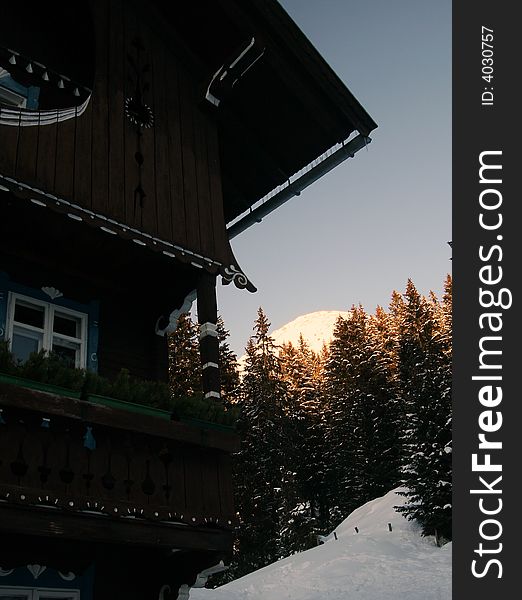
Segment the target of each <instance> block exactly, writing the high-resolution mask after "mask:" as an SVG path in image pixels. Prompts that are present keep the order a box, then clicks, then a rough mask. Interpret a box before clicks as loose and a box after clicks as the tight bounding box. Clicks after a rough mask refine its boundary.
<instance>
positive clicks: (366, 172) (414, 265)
mask: <svg viewBox="0 0 522 600" xmlns="http://www.w3.org/2000/svg"><path fill="white" fill-rule="evenodd" d="M281 3H282V5H283V6H284V8H285V9H286V11H287V12H288V13H289V14H290V16H291V17H292V18H293V19H294V21H295V22H296V23H297V25H298V26H299V27H300V28H301V29H302V30H303V31H304V33H305V34H306V35H307V36H308V38H309V39H310V41H311V42H312V43H313V44H314V45H315V47H316V48H317V49H318V50H319V52H320V53H321V54H322V55H323V57H324V58H325V59H326V61H327V62H328V63H329V64H330V66H331V67H332V68H333V69H334V71H335V72H336V73H337V75H338V76H339V77H340V78H341V79H342V80H343V81H344V83H345V84H346V85H347V87H348V89H349V90H350V91H351V92H352V93H353V94H354V95H355V97H356V98H357V99H358V100H359V101H360V102H361V104H362V105H363V106H364V108H365V109H366V110H367V111H368V112H369V114H370V115H371V116H372V118H373V119H374V120H375V121H376V122H377V124H378V128H377V129H376V130H375V131H374V132H373V133H372V134H371V138H372V143H371V144H370V145H369V147H368V148H367V149H363V150H361V151H360V152H358V153H357V154H356V155H355V158H354V159H351V160H347V161H345V162H344V163H343V164H341V165H340V166H338V167H337V168H336V169H334V170H333V171H331V172H330V173H328V174H327V175H326V176H325V177H323V178H322V179H320V180H319V181H317V182H316V183H314V184H312V185H311V186H310V187H309V188H308V189H306V190H305V191H304V192H303V193H302V194H301V195H300V196H299V197H296V198H293V199H292V200H290V201H289V202H287V203H286V204H285V205H284V206H283V207H281V208H279V209H278V210H277V211H275V212H273V213H272V214H270V215H269V216H268V217H266V218H265V219H263V221H262V223H260V224H256V225H254V226H252V227H251V228H250V229H248V230H247V231H245V232H244V233H242V234H240V235H239V236H238V237H236V238H235V239H234V240H233V241H232V246H233V248H234V252H235V255H236V257H237V259H238V261H239V264H240V265H241V267H242V269H243V270H244V271H245V273H246V274H247V275H248V276H249V278H250V279H251V280H252V282H253V283H254V285H256V287H257V288H258V292H257V293H256V294H250V293H249V292H246V291H244V290H243V291H240V290H238V289H237V288H235V287H234V286H221V285H220V286H219V287H218V298H219V309H220V313H221V315H222V316H223V318H224V320H225V325H226V327H227V328H228V329H229V330H230V331H231V337H230V340H229V341H230V343H231V346H232V348H233V350H234V351H235V352H237V353H238V355H239V356H240V355H242V354H243V352H244V347H245V344H246V342H247V340H248V338H249V336H250V335H251V333H252V325H253V321H254V319H255V317H256V312H257V309H258V307H259V306H262V307H263V309H264V310H265V312H266V313H267V315H268V318H269V319H270V321H271V323H272V328H273V329H276V328H278V327H280V326H282V325H284V324H285V323H287V322H288V321H291V320H292V319H294V318H296V317H297V316H299V315H302V314H304V313H308V312H313V311H317V310H348V309H349V308H350V307H351V306H352V304H358V303H361V304H362V305H363V306H364V307H365V309H366V310H367V312H373V311H374V310H375V308H376V306H377V305H381V306H384V307H387V306H388V304H389V301H390V297H391V293H392V291H393V290H394V289H396V290H398V291H400V292H403V291H404V289H405V285H406V281H407V279H408V278H411V279H412V280H413V281H414V283H415V285H416V286H417V288H418V289H419V291H420V292H421V293H423V294H427V293H428V292H429V291H430V290H433V291H434V292H435V293H436V294H437V295H440V294H441V291H442V286H443V281H444V279H445V277H446V274H447V273H448V272H450V271H451V261H450V257H451V248H450V247H449V246H448V244H447V242H448V241H449V240H451V1H450V0H438V1H437V2H434V1H433V0H393V1H391V2H390V1H389V0H364V1H363V2H355V1H353V0H324V1H321V2H318V1H313V0H282V2H281Z"/></svg>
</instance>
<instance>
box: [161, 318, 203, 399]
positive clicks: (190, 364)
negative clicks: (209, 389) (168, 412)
mask: <svg viewBox="0 0 522 600" xmlns="http://www.w3.org/2000/svg"><path fill="white" fill-rule="evenodd" d="M168 345H169V378H170V389H171V392H172V395H173V396H174V398H183V397H189V396H194V395H195V394H197V393H199V392H201V389H202V388H201V359H200V355H199V343H198V338H197V326H196V325H195V324H194V323H193V322H192V320H191V318H190V315H187V314H182V315H180V317H179V319H178V324H177V327H176V330H175V331H174V332H173V333H171V334H170V335H169V340H168Z"/></svg>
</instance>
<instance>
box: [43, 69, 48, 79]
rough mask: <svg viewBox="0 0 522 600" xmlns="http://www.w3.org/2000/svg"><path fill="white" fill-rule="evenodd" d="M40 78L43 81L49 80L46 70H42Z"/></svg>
mask: <svg viewBox="0 0 522 600" xmlns="http://www.w3.org/2000/svg"><path fill="white" fill-rule="evenodd" d="M42 79H43V80H44V81H49V74H48V73H47V71H44V72H43V74H42Z"/></svg>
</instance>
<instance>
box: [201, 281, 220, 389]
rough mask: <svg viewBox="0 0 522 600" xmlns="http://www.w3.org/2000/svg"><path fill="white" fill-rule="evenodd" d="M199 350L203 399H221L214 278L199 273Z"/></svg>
mask: <svg viewBox="0 0 522 600" xmlns="http://www.w3.org/2000/svg"><path fill="white" fill-rule="evenodd" d="M197 293H198V299H197V306H198V322H199V327H200V334H199V350H200V356H201V366H202V369H203V394H204V396H205V398H216V399H219V398H221V385H220V377H219V339H218V333H217V325H216V324H217V299H216V277H215V275H211V274H210V273H201V275H200V278H199V281H198V288H197Z"/></svg>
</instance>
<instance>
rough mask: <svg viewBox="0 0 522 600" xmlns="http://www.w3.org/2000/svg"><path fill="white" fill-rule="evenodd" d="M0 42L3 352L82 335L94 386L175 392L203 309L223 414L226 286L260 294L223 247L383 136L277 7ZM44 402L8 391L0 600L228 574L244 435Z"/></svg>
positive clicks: (183, 9)
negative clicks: (276, 196) (134, 384)
mask: <svg viewBox="0 0 522 600" xmlns="http://www.w3.org/2000/svg"><path fill="white" fill-rule="evenodd" d="M0 22H1V23H2V33H1V35H0V340H1V339H2V338H3V339H7V340H8V341H9V343H10V344H11V345H13V340H14V336H15V332H18V333H17V335H21V334H20V332H19V330H20V326H21V329H22V333H23V335H26V338H25V340H26V341H27V340H29V342H30V343H32V344H36V343H38V344H43V343H44V342H43V341H42V340H47V342H46V343H47V344H49V343H53V340H54V337H53V336H54V335H55V332H54V329H53V327H54V325H52V323H53V319H54V318H55V317H54V316H53V315H56V314H57V315H60V314H61V315H62V317H63V316H64V315H65V317H66V316H67V314H69V315H71V314H73V315H77V317H74V318H77V319H79V321H78V322H79V323H81V327H82V328H83V329H82V331H83V333H82V337H81V340H80V341H81V348H82V351H81V356H82V357H83V358H82V361H83V362H81V364H78V365H77V366H81V367H82V368H86V369H88V370H93V371H97V372H98V373H99V374H100V375H103V376H105V377H108V378H109V379H113V378H115V377H116V376H117V374H118V373H119V372H120V370H121V369H126V370H128V371H129V372H130V374H131V375H132V376H134V377H138V378H142V379H148V380H154V381H166V380H167V378H168V355H167V339H166V337H165V332H166V331H168V329H169V327H170V326H171V325H172V321H171V320H172V318H173V315H176V314H177V312H178V311H186V310H188V307H189V306H190V299H193V298H194V296H195V294H196V292H197V308H198V319H199V323H200V329H201V333H200V337H201V341H200V348H201V361H202V367H203V382H202V383H203V390H204V394H205V397H206V398H207V399H213V398H215V399H217V400H219V397H220V380H219V366H218V362H219V359H218V340H217V335H216V320H217V304H216V279H217V277H218V276H221V278H222V282H223V283H231V282H233V283H234V284H235V285H236V286H237V287H239V288H246V289H248V290H250V291H255V288H254V286H253V285H252V283H251V282H250V281H249V280H248V278H247V277H246V275H245V274H244V273H243V272H242V270H241V269H240V267H239V265H238V263H237V261H236V259H235V257H234V255H233V252H232V250H231V246H230V243H229V233H230V232H229V231H227V226H230V224H231V223H232V222H234V220H236V219H238V218H241V215H243V214H244V213H245V211H249V210H252V207H253V206H254V205H256V203H258V202H259V201H260V200H261V199H262V198H263V197H264V196H266V195H267V194H270V193H272V192H273V191H274V190H275V191H277V189H278V187H280V186H285V185H288V183H289V182H290V178H291V177H294V176H296V174H298V173H300V172H301V171H305V170H306V169H307V168H308V167H309V165H310V163H312V161H314V160H315V159H316V158H317V157H320V156H321V155H323V153H325V152H326V151H328V150H329V149H331V148H332V147H334V146H336V145H339V144H341V145H344V144H345V142H346V141H347V140H348V138H350V136H352V134H353V135H355V134H356V133H358V134H359V135H360V136H362V138H363V139H364V140H367V139H368V138H367V136H368V134H369V133H370V131H371V130H372V129H373V128H374V127H375V123H374V122H373V121H372V119H371V118H370V117H369V115H368V114H367V113H366V112H365V111H364V109H363V108H362V106H360V104H359V103H358V102H357V101H356V99H355V98H354V97H353V96H352V94H351V93H350V92H349V91H348V90H347V89H346V87H345V86H344V85H343V84H342V83H341V82H340V81H339V80H338V78H337V77H336V76H335V74H334V73H333V72H332V71H331V69H330V68H329V67H328V65H327V64H326V63H325V62H324V60H323V59H322V58H321V57H320V56H319V55H318V54H317V52H316V51H315V49H314V48H313V47H312V46H311V45H310V43H309V42H308V41H307V40H306V38H305V37H304V36H303V34H302V33H301V32H300V31H299V29H298V28H297V27H296V26H295V24H294V23H293V22H292V21H291V19H290V18H289V17H288V15H286V13H285V12H284V11H283V9H282V8H281V7H280V6H279V4H278V3H277V2H275V1H273V0H269V1H267V0H249V1H248V2H243V1H239V0H199V1H198V2H174V3H173V2H163V1H162V0H152V1H151V2H147V3H145V2H142V1H141V0H129V1H128V2H127V1H123V0H89V2H87V3H79V2H65V0H59V1H57V2H53V3H41V2H40V3H37V2H33V1H28V2H24V3H23V4H20V5H18V4H16V3H2V5H1V6H0ZM17 302H19V303H20V304H19V305H20V306H22V307H24V306H25V307H26V308H27V307H29V308H31V307H32V308H33V309H35V307H36V309H37V312H38V311H40V313H42V314H45V315H46V319H47V320H46V321H45V323H46V324H45V326H41V327H40V326H38V327H36V328H35V326H34V323H33V324H32V325H31V323H25V324H24V323H22V324H21V325H20V323H19V322H18V321H17V320H16V318H15V315H16V310H17V309H16V307H17V306H18V304H16V303H17ZM31 302H32V303H33V304H31ZM24 303H25V304H24ZM60 311H61V312H60ZM40 313H38V314H40ZM78 315H80V316H79V317H78ZM49 324H51V325H49ZM42 327H44V329H42ZM17 328H18V329H17ZM24 328H25V329H24ZM49 328H50V329H49ZM24 332H25V333H24ZM10 335H11V336H12V338H13V339H11V338H10V337H9V336H10ZM78 335H79V334H78ZM31 336H32V337H31ZM58 337H59V336H58ZM35 340H36V341H35ZM38 340H40V341H38ZM37 341H38V342H37ZM76 342H77V340H75V338H74V336H73V338H71V339H69V341H68V342H67V343H68V344H69V347H71V344H72V347H75V346H74V344H75V343H76ZM43 349H46V350H47V349H49V348H43ZM75 352H76V351H75ZM78 352H79V351H78ZM75 356H79V354H78V353H77V354H76V355H75ZM0 375H1V374H0ZM30 387H31V386H29V387H27V385H24V384H20V383H18V384H16V383H13V382H12V381H11V382H6V379H5V377H4V380H3V382H2V380H1V379H0V536H1V539H2V544H1V545H0V546H1V547H0V598H1V597H2V593H3V592H2V590H6V589H10V588H13V589H14V588H16V589H22V590H25V591H23V594H26V595H25V596H23V595H22V597H24V598H32V597H33V596H32V595H31V594H33V593H36V592H34V590H37V588H38V590H40V588H41V589H54V590H58V591H59V592H60V591H61V593H62V592H63V594H65V596H63V594H62V596H63V597H67V598H70V600H72V599H78V598H81V600H91V599H94V600H105V599H107V600H109V598H110V599H113V598H126V599H128V600H133V599H134V598H136V600H137V599H138V598H140V600H141V599H144V598H145V599H146V598H150V599H151V600H152V599H153V598H158V597H159V596H160V595H161V597H162V598H164V599H165V600H166V599H167V598H176V597H177V595H178V589H179V588H180V586H181V585H189V586H190V585H192V584H193V583H194V581H195V580H196V576H197V574H198V573H199V572H201V571H202V570H205V569H207V568H209V567H211V566H212V565H215V564H216V563H217V562H218V561H220V560H222V559H224V560H226V559H227V558H228V557H230V554H231V551H232V543H233V537H234V535H233V528H234V527H235V526H236V522H235V517H234V506H233V490H232V483H231V465H230V460H231V456H230V455H231V454H232V453H233V452H235V451H236V450H237V449H238V438H237V435H236V434H235V433H234V432H231V431H229V430H224V429H219V427H216V426H212V425H210V424H198V425H195V424H194V423H192V424H189V423H186V422H178V421H172V420H170V419H169V418H164V417H165V415H163V416H162V415H161V414H159V413H158V414H148V413H147V411H143V410H141V412H140V410H139V409H138V412H136V411H135V410H134V409H132V408H130V407H128V406H127V408H124V407H123V406H122V405H120V406H119V407H118V406H117V407H114V406H112V405H111V404H110V403H109V404H107V403H105V404H100V403H97V401H95V400H94V399H92V398H89V397H87V398H85V397H84V398H83V399H81V400H80V399H78V398H72V397H69V396H68V395H67V394H65V393H60V392H56V391H54V392H49V391H47V392H46V391H42V389H40V390H35V389H30ZM27 590H29V591H27ZM30 590H33V592H31V591H30ZM38 590H37V591H38ZM64 590H65V591H64ZM40 591H41V590H40ZM11 592H12V590H11ZM11 592H9V593H11ZM6 593H7V592H6ZM20 593H22V592H20ZM38 593H40V592H38ZM42 593H43V594H44V595H43V596H39V597H45V593H44V592H42ZM49 593H50V592H49ZM67 594H70V595H69V596H67ZM4 596H5V593H4ZM62 596H60V597H62ZM49 597H52V595H51V596H49Z"/></svg>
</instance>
